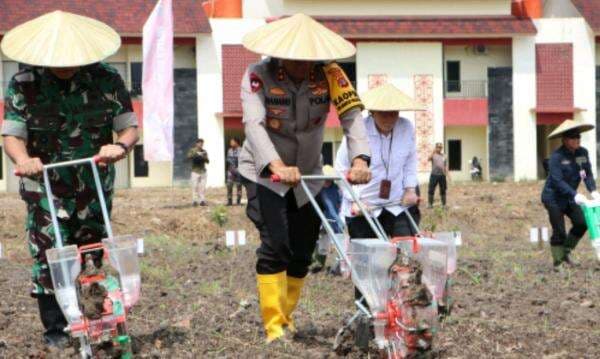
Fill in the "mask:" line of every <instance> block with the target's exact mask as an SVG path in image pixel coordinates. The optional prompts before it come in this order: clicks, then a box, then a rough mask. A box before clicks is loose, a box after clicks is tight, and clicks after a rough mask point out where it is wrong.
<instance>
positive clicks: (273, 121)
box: [267, 118, 281, 131]
mask: <svg viewBox="0 0 600 359" xmlns="http://www.w3.org/2000/svg"><path fill="white" fill-rule="evenodd" d="M267 126H268V127H269V128H271V129H273V130H275V131H279V129H281V120H280V119H278V118H267Z"/></svg>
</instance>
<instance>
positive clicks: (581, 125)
mask: <svg viewBox="0 0 600 359" xmlns="http://www.w3.org/2000/svg"><path fill="white" fill-rule="evenodd" d="M592 129H594V125H592V124H591V123H585V122H582V121H575V120H565V121H564V122H563V123H561V124H560V126H558V127H557V128H556V129H555V130H554V131H552V133H551V134H550V135H549V136H548V139H552V138H557V137H560V136H561V135H562V134H563V133H565V132H569V131H571V130H578V132H579V133H581V132H586V131H589V130H592Z"/></svg>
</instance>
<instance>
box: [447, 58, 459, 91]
mask: <svg viewBox="0 0 600 359" xmlns="http://www.w3.org/2000/svg"><path fill="white" fill-rule="evenodd" d="M446 92H460V61H446Z"/></svg>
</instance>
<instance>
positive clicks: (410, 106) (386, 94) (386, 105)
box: [360, 83, 425, 111]
mask: <svg viewBox="0 0 600 359" xmlns="http://www.w3.org/2000/svg"><path fill="white" fill-rule="evenodd" d="M360 98H361V100H362V102H363V104H364V105H365V108H366V109H367V110H370V111H425V107H424V106H423V105H421V104H419V103H417V101H415V100H413V99H412V98H410V96H408V95H407V94H405V93H404V92H402V91H400V90H399V89H398V88H397V87H396V86H394V85H392V84H390V83H387V84H385V85H381V86H379V87H375V88H373V89H371V90H369V91H367V92H365V93H364V94H362V96H360Z"/></svg>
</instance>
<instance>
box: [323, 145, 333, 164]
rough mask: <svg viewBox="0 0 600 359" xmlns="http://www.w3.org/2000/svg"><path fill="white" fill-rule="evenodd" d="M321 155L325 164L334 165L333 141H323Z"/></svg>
mask: <svg viewBox="0 0 600 359" xmlns="http://www.w3.org/2000/svg"><path fill="white" fill-rule="evenodd" d="M321 155H322V156H323V164H325V165H330V166H333V142H323V147H322V148H321Z"/></svg>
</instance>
